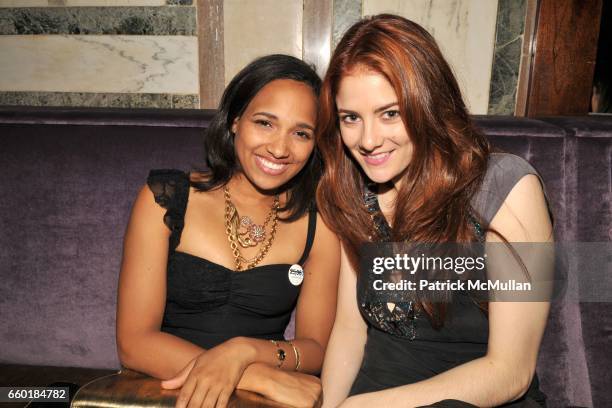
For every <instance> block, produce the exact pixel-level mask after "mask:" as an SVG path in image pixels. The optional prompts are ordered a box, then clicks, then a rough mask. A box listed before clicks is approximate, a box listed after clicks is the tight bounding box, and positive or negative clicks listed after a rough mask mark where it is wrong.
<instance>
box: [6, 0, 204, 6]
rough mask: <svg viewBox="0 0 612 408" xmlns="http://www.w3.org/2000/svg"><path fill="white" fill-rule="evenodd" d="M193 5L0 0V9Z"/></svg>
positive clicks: (178, 0) (162, 0) (170, 0)
mask: <svg viewBox="0 0 612 408" xmlns="http://www.w3.org/2000/svg"><path fill="white" fill-rule="evenodd" d="M165 5H186V6H191V5H193V0H0V7H72V6H79V7H80V6H87V7H92V6H93V7H107V6H165Z"/></svg>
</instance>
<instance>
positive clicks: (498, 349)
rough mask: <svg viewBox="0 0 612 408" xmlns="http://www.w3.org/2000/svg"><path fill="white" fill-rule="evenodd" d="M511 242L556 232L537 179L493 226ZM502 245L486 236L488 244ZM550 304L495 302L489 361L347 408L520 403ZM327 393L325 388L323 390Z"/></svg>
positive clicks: (526, 180) (522, 185)
mask: <svg viewBox="0 0 612 408" xmlns="http://www.w3.org/2000/svg"><path fill="white" fill-rule="evenodd" d="M491 227H492V229H494V230H496V231H498V232H499V233H501V235H503V236H504V237H505V238H506V239H507V240H508V241H510V242H551V241H552V226H551V222H550V218H549V216H548V211H547V206H546V202H545V199H544V194H543V192H542V186H541V184H540V182H539V180H538V178H537V177H536V176H533V175H529V176H525V177H523V178H522V179H521V180H520V181H519V182H518V183H517V184H516V185H515V186H514V188H513V189H512V191H511V192H510V194H509V195H508V197H507V198H506V200H505V202H504V204H503V205H502V207H501V208H500V210H499V211H498V213H497V214H496V215H495V217H494V219H493V221H492V222H491ZM494 241H499V238H498V237H496V236H495V234H492V233H489V234H487V242H494ZM548 310H549V303H547V302H490V303H489V342H488V350H487V353H486V355H485V356H484V357H482V358H478V359H475V360H472V361H470V362H468V363H465V364H462V365H460V366H457V367H455V368H453V369H451V370H448V371H446V372H444V373H441V374H439V375H436V376H434V377H432V378H430V379H428V380H425V381H421V382H418V383H414V384H410V385H405V386H401V387H395V388H390V389H387V390H384V391H380V392H374V393H369V394H362V395H358V396H355V397H351V398H349V399H348V400H347V401H346V405H343V407H345V406H346V407H350V406H360V407H366V406H368V405H371V404H372V403H373V402H374V401H375V404H378V405H379V406H389V407H400V406H401V407H415V406H421V405H427V404H431V403H435V402H437V401H440V400H445V399H457V400H461V401H466V402H469V403H471V404H474V405H477V406H497V405H501V404H503V403H506V402H509V401H513V400H516V399H518V398H520V397H521V396H522V395H523V394H524V393H525V392H526V391H527V389H528V387H529V385H530V383H531V380H532V378H533V375H534V372H535V366H536V360H537V355H538V349H539V346H540V341H541V339H542V335H543V333H544V328H545V326H546V320H547V317H548ZM324 390H325V388H324Z"/></svg>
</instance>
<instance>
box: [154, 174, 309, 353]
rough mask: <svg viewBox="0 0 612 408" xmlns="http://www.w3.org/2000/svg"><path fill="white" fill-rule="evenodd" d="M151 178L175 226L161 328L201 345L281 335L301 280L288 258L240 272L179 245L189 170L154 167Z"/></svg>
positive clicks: (169, 221) (305, 254)
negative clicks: (286, 261)
mask: <svg viewBox="0 0 612 408" xmlns="http://www.w3.org/2000/svg"><path fill="white" fill-rule="evenodd" d="M147 184H148V185H149V188H150V189H151V191H152V192H153V195H154V196H155V201H156V202H157V203H158V204H159V205H160V206H162V207H164V208H165V209H166V210H167V211H166V214H165V216H164V223H165V224H166V225H167V226H168V228H169V229H170V231H171V235H170V240H169V252H168V266H167V282H166V283H167V295H166V308H165V311H164V316H163V321H162V327H161V330H162V331H164V332H167V333H170V334H173V335H176V336H178V337H180V338H183V339H185V340H188V341H190V342H192V343H194V344H197V345H199V346H201V347H203V348H206V349H208V348H211V347H214V346H216V345H218V344H220V343H222V342H224V341H226V340H229V339H230V338H232V337H236V336H247V337H255V338H261V339H276V340H280V339H282V338H283V334H284V331H285V328H286V327H287V324H288V323H289V320H290V318H291V312H292V311H293V309H294V308H295V306H296V303H297V298H298V295H299V293H300V288H301V285H298V286H294V285H293V284H292V283H291V282H290V281H289V275H288V271H289V267H290V266H291V265H290V264H272V265H261V266H257V267H255V268H252V269H249V270H247V271H242V272H236V271H233V270H231V269H229V268H226V267H225V266H222V265H219V264H216V263H214V262H211V261H209V260H207V259H204V258H200V257H197V256H195V255H190V254H188V253H185V252H180V251H176V248H177V247H178V245H179V242H180V239H181V232H182V231H183V227H184V216H185V210H186V208H187V201H188V199H189V186H190V184H189V176H188V174H187V173H184V172H182V171H179V170H152V171H151V172H150V174H149V177H148V179H147ZM308 217H309V219H308V232H307V234H308V235H307V239H306V246H305V248H304V252H303V254H302V256H301V258H300V259H299V260H296V263H297V264H300V265H303V263H304V262H305V261H306V259H307V257H308V254H309V252H310V248H311V247H312V243H313V240H314V235H315V228H316V218H317V216H316V212H315V210H312V211H311V212H310V213H309V215H308Z"/></svg>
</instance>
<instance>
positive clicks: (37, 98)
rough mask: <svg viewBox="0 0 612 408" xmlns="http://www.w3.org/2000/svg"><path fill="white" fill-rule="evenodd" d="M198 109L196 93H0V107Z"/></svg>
mask: <svg viewBox="0 0 612 408" xmlns="http://www.w3.org/2000/svg"><path fill="white" fill-rule="evenodd" d="M2 105H7V106H8V105H21V106H70V107H80V106H81V107H82V106H87V107H113V108H162V109H172V108H174V109H197V108H198V107H199V98H198V95H173V94H144V93H89V92H0V106H2Z"/></svg>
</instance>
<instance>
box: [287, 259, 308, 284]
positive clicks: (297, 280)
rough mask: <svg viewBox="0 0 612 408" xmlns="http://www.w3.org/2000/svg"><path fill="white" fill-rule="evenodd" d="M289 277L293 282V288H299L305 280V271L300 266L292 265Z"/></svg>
mask: <svg viewBox="0 0 612 408" xmlns="http://www.w3.org/2000/svg"><path fill="white" fill-rule="evenodd" d="M288 276H289V282H291V284H292V285H293V286H298V285H300V284H301V283H302V281H303V280H304V269H302V267H301V266H300V265H298V264H294V265H291V267H290V268H289V273H288Z"/></svg>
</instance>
